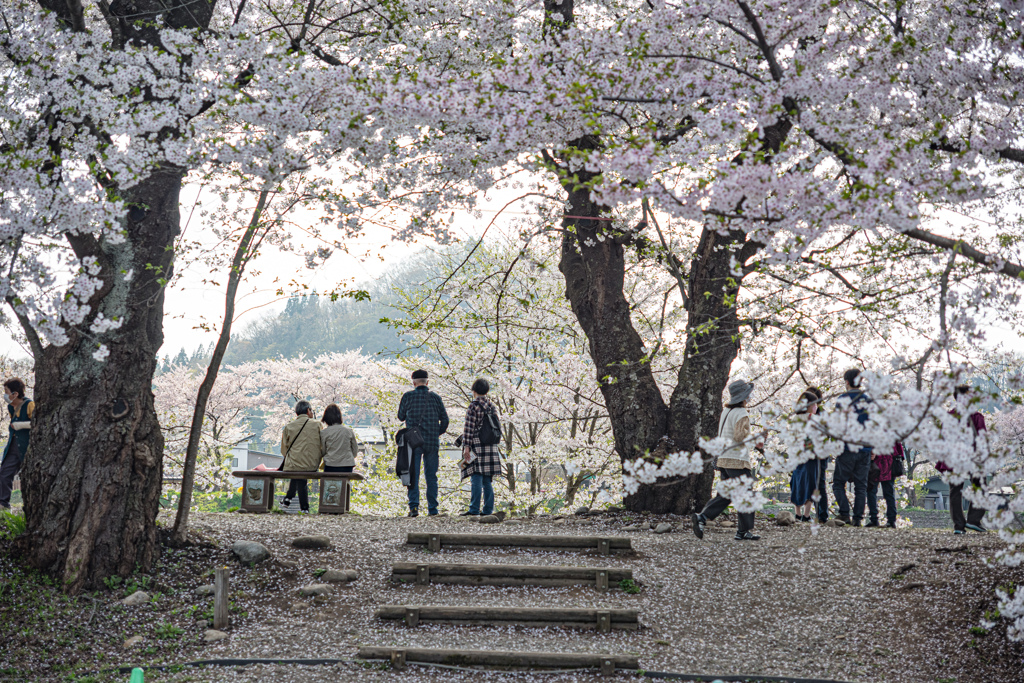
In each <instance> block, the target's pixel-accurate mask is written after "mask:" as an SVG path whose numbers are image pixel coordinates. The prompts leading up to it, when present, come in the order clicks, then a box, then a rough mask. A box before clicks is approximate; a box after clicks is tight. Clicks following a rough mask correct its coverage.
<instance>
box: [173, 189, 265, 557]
mask: <svg viewBox="0 0 1024 683" xmlns="http://www.w3.org/2000/svg"><path fill="white" fill-rule="evenodd" d="M269 196H270V190H263V191H261V192H260V194H259V199H258V200H257V201H256V207H255V208H254V209H253V212H252V218H251V219H250V221H249V225H248V226H246V229H245V232H244V233H242V238H241V239H240V240H239V242H238V247H237V248H236V249H235V255H234V257H233V258H232V260H231V273H230V274H229V275H228V286H227V289H226V291H225V292H224V320H223V322H222V323H221V326H220V334H218V336H217V345H216V346H215V347H214V349H213V355H212V357H211V358H210V363H209V364H208V365H207V367H206V376H205V377H203V382H202V384H200V385H199V391H198V392H197V393H196V407H195V410H193V411H192V424H191V426H190V428H189V432H188V447H187V448H186V451H185V466H184V468H183V469H182V473H181V496H179V498H178V514H177V515H176V516H175V518H174V528H173V529H172V530H171V543H173V544H175V545H182V544H184V543H185V540H186V539H187V538H188V513H189V510H190V508H191V507H192V491H193V489H194V487H195V479H196V461H197V460H198V459H199V440H200V437H201V436H202V433H203V421H204V420H205V419H206V404H207V403H208V402H209V400H210V393H211V392H212V391H213V385H214V383H216V381H217V375H218V374H220V364H221V362H222V361H223V360H224V353H225V352H226V351H227V350H228V342H229V341H231V323H232V322H233V321H234V318H235V295H236V294H237V293H238V283H239V282H241V280H242V273H243V272H245V266H246V265H247V264H248V263H249V259H250V258H251V257H252V245H253V242H254V240H255V238H256V233H257V231H258V229H259V226H260V218H261V216H262V215H263V208H264V207H265V206H266V204H267V198H268V197H269Z"/></svg>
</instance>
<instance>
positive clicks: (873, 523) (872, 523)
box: [864, 522, 881, 527]
mask: <svg viewBox="0 0 1024 683" xmlns="http://www.w3.org/2000/svg"><path fill="white" fill-rule="evenodd" d="M864 526H866V527H868V526H881V525H880V524H879V523H878V522H868V523H867V524H865V525H864Z"/></svg>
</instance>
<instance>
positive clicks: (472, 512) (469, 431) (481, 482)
mask: <svg viewBox="0 0 1024 683" xmlns="http://www.w3.org/2000/svg"><path fill="white" fill-rule="evenodd" d="M472 389H473V402H472V403H470V404H469V408H468V409H467V410H466V426H465V428H464V429H463V431H462V461H463V464H464V466H463V468H462V478H463V479H465V478H466V477H471V485H472V488H471V489H470V490H471V493H470V502H469V510H468V511H467V512H463V513H462V515H461V516H462V517H478V516H480V515H490V514H493V513H494V488H493V486H492V485H491V478H492V477H494V475H496V474H501V451H499V450H498V444H483V443H481V442H480V427H481V426H482V425H483V424H484V420H485V419H486V417H487V415H488V414H493V415H495V416H497V414H498V409H497V408H496V407H495V405H494V403H492V402H491V399H489V398H487V392H488V391H490V390H491V385H490V384H489V383H488V382H487V380H485V379H478V380H477V381H475V382H473V387H472ZM481 498H483V507H482V508H481V500H480V499H481Z"/></svg>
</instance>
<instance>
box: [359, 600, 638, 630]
mask: <svg viewBox="0 0 1024 683" xmlns="http://www.w3.org/2000/svg"><path fill="white" fill-rule="evenodd" d="M377 618H378V619H401V620H404V621H405V625H406V626H418V625H419V624H421V623H431V624H449V625H455V626H479V625H488V626H510V625H515V626H533V627H539V628H543V627H547V626H556V627H562V628H578V629H596V630H598V631H600V632H602V633H608V632H609V631H611V630H612V629H623V630H628V631H635V630H636V629H638V628H639V627H640V619H639V612H638V611H637V610H635V609H590V608H547V607H542V608H537V607H470V606H447V605H386V606H384V607H381V608H380V609H378V610H377Z"/></svg>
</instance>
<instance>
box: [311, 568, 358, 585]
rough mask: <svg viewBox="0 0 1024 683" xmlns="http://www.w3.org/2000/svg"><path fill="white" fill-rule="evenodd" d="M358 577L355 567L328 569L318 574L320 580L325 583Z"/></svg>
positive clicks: (347, 580) (353, 579) (345, 581)
mask: <svg viewBox="0 0 1024 683" xmlns="http://www.w3.org/2000/svg"><path fill="white" fill-rule="evenodd" d="M358 578H359V572H357V571H356V570H355V569H328V570H327V571H325V572H324V573H323V574H321V575H320V580H321V581H324V582H326V583H347V582H349V581H355V580H356V579H358Z"/></svg>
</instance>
